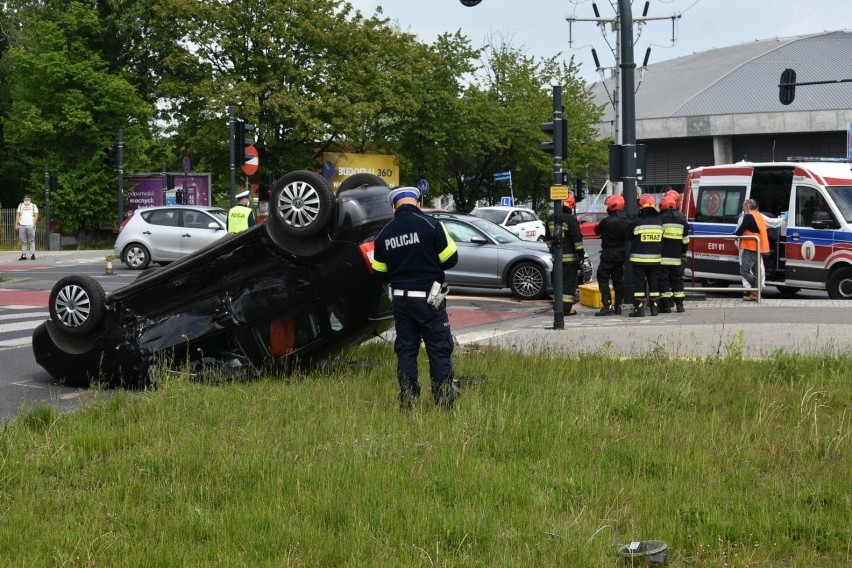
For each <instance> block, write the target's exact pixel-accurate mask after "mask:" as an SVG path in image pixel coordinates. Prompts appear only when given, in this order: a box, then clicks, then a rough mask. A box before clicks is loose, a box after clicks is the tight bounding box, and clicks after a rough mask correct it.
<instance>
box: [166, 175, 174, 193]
mask: <svg viewBox="0 0 852 568" xmlns="http://www.w3.org/2000/svg"><path fill="white" fill-rule="evenodd" d="M174 188H175V175H174V174H166V189H167V190H169V191H171V190H173V189H174Z"/></svg>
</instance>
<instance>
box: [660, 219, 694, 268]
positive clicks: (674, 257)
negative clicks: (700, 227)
mask: <svg viewBox="0 0 852 568" xmlns="http://www.w3.org/2000/svg"><path fill="white" fill-rule="evenodd" d="M660 221H661V222H662V223H663V250H662V262H661V263H660V264H663V265H666V266H680V264H681V260H680V259H681V257H682V256H683V255H684V254H686V251H687V249H688V248H689V223H687V221H686V217H684V216H683V214H682V213H680V212H679V211H676V210H674V209H669V210H667V211H663V213H662V214H661V215H660Z"/></svg>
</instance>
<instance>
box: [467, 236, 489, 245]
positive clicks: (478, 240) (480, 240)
mask: <svg viewBox="0 0 852 568" xmlns="http://www.w3.org/2000/svg"><path fill="white" fill-rule="evenodd" d="M469 242H471V243H473V244H475V245H484V244H488V239H486V238H485V237H481V236H479V235H475V236H473V237H471V238H470V241H469Z"/></svg>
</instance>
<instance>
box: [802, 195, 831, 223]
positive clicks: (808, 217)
mask: <svg viewBox="0 0 852 568" xmlns="http://www.w3.org/2000/svg"><path fill="white" fill-rule="evenodd" d="M814 211H830V209H829V207H828V203H826V201H825V198H824V197H823V196H822V195H820V193H819V191H817V189H816V188H814V187H806V186H801V185H800V186H797V187H796V226H798V227H810V226H811V221H812V220H813V218H814Z"/></svg>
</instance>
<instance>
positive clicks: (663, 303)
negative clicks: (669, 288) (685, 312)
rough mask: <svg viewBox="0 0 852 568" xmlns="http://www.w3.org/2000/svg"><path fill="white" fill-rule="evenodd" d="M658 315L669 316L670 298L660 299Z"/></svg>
mask: <svg viewBox="0 0 852 568" xmlns="http://www.w3.org/2000/svg"><path fill="white" fill-rule="evenodd" d="M659 305H660V313H661V314H670V313H672V299H671V298H660V303H659Z"/></svg>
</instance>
